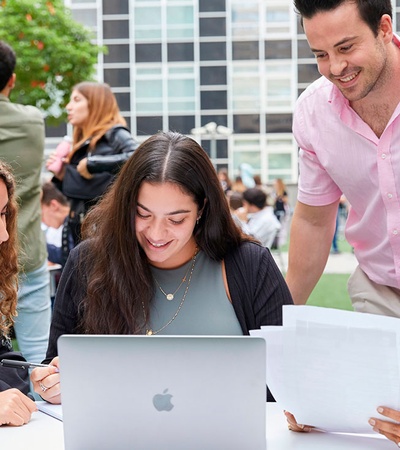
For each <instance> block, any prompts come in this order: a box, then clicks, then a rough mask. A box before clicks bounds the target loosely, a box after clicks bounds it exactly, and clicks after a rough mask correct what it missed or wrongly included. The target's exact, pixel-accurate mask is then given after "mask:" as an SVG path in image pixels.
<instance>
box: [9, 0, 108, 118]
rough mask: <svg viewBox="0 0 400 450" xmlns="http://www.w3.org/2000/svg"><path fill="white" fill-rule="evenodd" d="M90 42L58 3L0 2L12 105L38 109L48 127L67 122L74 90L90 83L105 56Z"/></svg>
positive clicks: (31, 0) (84, 30)
mask: <svg viewBox="0 0 400 450" xmlns="http://www.w3.org/2000/svg"><path fill="white" fill-rule="evenodd" d="M92 38H93V35H92V33H91V31H90V30H89V29H87V28H85V27H84V26H83V25H81V24H79V23H78V22H76V21H75V20H74V19H73V18H72V15H71V11H70V10H69V9H68V8H66V7H65V5H64V3H63V1H62V0H52V1H46V0H36V1H35V0H2V1H0V40H3V41H5V42H7V43H8V44H9V45H10V46H11V47H12V48H13V49H14V51H15V53H16V54H17V67H16V74H17V82H16V85H15V88H14V89H13V91H12V94H11V95H12V100H13V101H16V102H18V103H22V104H29V105H35V106H37V107H38V108H39V109H41V110H42V111H43V113H44V115H45V116H46V118H47V122H48V123H50V124H53V125H56V124H58V123H59V122H61V121H63V120H65V112H64V108H65V105H66V103H67V102H68V99H69V96H70V94H71V89H72V87H73V86H74V85H75V84H76V83H79V82H81V81H88V80H93V77H94V74H95V64H96V62H97V56H98V53H99V52H102V51H104V48H103V47H99V46H97V45H95V44H93V43H92V41H91V39H92Z"/></svg>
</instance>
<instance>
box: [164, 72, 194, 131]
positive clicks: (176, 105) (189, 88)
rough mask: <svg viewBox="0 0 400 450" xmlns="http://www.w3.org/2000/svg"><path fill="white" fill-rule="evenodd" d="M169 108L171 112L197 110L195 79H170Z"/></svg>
mask: <svg viewBox="0 0 400 450" xmlns="http://www.w3.org/2000/svg"><path fill="white" fill-rule="evenodd" d="M168 108H169V111H171V112H172V111H195V109H196V103H195V83H194V79H179V78H178V79H169V80H168ZM193 127H194V126H193ZM193 127H192V128H193Z"/></svg>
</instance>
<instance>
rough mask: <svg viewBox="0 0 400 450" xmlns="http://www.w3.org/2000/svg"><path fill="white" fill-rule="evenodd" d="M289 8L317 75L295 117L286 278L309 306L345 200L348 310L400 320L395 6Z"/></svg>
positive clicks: (380, 0) (373, 2)
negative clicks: (295, 169) (293, 200)
mask: <svg viewBox="0 0 400 450" xmlns="http://www.w3.org/2000/svg"><path fill="white" fill-rule="evenodd" d="M294 4H295V7H296V8H297V10H298V11H299V13H300V15H301V18H302V23H303V28H304V31H305V34H306V37H307V40H308V43H309V45H310V47H311V49H312V51H313V53H314V54H315V56H316V58H317V64H318V70H319V72H320V73H321V75H323V77H321V78H320V79H318V80H317V81H315V82H314V83H313V84H311V85H310V86H309V87H308V88H307V89H306V90H305V91H304V92H303V93H302V95H301V96H300V97H299V99H298V101H297V104H296V108H295V112H294V122H293V132H294V136H295V138H296V140H297V142H298V145H299V147H300V178H299V189H298V202H297V205H296V208H295V212H294V215H293V219H292V226H291V231H290V246H289V267H288V271H287V277H286V281H287V283H288V285H289V288H290V290H291V293H292V295H293V299H294V302H295V303H298V304H303V303H305V302H306V301H307V299H308V297H309V295H310V293H311V291H312V290H313V288H314V286H315V285H316V283H317V281H318V279H319V278H320V276H321V274H322V272H323V270H324V267H325V264H326V261H327V258H328V255H329V252H330V247H331V243H332V238H333V234H334V230H335V222H336V216H337V211H338V204H339V201H340V197H341V195H342V194H344V195H345V197H346V199H347V200H348V202H349V204H350V206H351V208H350V211H349V216H348V219H347V223H346V238H347V240H348V242H349V244H350V245H351V246H352V247H353V248H354V254H355V256H356V258H357V260H358V263H359V266H358V267H357V269H356V270H355V272H354V273H353V274H352V276H351V278H350V280H349V283H348V289H349V294H350V297H351V300H352V303H353V307H354V309H355V310H356V311H359V312H369V313H375V314H384V315H389V316H395V317H400V215H399V211H400V192H399V191H400V178H399V174H400V157H399V152H398V148H399V145H400V133H399V131H398V130H399V129H400V108H399V101H400V89H399V77H400V48H399V47H400V40H399V38H398V37H397V36H396V35H395V34H394V33H393V26H392V20H391V15H392V5H391V2H390V0H363V1H360V0H358V1H353V0H351V1H350V0H337V1H331V2H326V1H323V0H317V1H309V0H295V2H294ZM321 130H324V131H323V133H321ZM304 255H307V257H306V258H305V257H304Z"/></svg>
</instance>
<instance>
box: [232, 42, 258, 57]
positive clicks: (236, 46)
mask: <svg viewBox="0 0 400 450" xmlns="http://www.w3.org/2000/svg"><path fill="white" fill-rule="evenodd" d="M232 56H233V59H234V60H239V59H241V60H247V59H254V60H256V61H257V60H258V59H259V49H258V41H249V42H233V43H232Z"/></svg>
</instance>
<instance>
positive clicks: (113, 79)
mask: <svg viewBox="0 0 400 450" xmlns="http://www.w3.org/2000/svg"><path fill="white" fill-rule="evenodd" d="M129 76H130V71H129V69H104V81H105V82H106V83H108V84H109V85H110V86H113V87H129V86H130V79H129Z"/></svg>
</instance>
